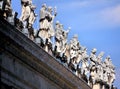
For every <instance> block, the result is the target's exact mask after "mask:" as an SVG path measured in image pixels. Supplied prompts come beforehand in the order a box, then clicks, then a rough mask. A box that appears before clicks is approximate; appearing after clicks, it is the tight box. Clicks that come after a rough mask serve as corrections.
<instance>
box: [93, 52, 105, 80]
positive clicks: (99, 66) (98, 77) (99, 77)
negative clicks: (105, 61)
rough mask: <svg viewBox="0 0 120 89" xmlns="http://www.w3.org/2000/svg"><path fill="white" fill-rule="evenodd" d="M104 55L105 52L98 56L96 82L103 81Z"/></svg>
mask: <svg viewBox="0 0 120 89" xmlns="http://www.w3.org/2000/svg"><path fill="white" fill-rule="evenodd" d="M103 55H104V52H100V53H99V54H98V56H97V61H96V65H95V66H96V70H97V71H96V73H97V74H96V81H101V80H103V67H102V57H103Z"/></svg>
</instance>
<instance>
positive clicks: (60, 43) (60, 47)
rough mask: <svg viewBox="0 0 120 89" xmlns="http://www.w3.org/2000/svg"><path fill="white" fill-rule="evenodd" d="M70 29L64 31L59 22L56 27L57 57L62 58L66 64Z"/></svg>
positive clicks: (55, 50)
mask: <svg viewBox="0 0 120 89" xmlns="http://www.w3.org/2000/svg"><path fill="white" fill-rule="evenodd" d="M69 30H70V28H68V30H64V27H63V25H62V24H60V22H59V21H57V22H56V26H55V49H54V52H55V56H56V57H58V58H60V59H61V61H63V62H64V63H65V62H67V59H66V54H65V52H66V50H67V48H66V46H67V36H68V32H69Z"/></svg>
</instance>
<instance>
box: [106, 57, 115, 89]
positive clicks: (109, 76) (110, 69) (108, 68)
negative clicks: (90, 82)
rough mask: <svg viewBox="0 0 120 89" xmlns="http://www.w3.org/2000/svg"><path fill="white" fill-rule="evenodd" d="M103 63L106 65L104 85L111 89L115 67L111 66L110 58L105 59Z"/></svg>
mask: <svg viewBox="0 0 120 89" xmlns="http://www.w3.org/2000/svg"><path fill="white" fill-rule="evenodd" d="M104 63H105V65H106V69H105V70H104V71H105V72H106V75H104V76H105V79H106V83H107V84H108V85H109V89H112V84H113V82H114V80H115V67H114V66H113V64H112V61H111V59H110V56H107V57H106V59H105V61H104Z"/></svg>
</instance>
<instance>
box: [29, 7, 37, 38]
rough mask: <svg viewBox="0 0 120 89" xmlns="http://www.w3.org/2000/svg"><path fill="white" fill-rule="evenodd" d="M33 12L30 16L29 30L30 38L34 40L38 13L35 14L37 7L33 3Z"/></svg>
mask: <svg viewBox="0 0 120 89" xmlns="http://www.w3.org/2000/svg"><path fill="white" fill-rule="evenodd" d="M30 8H31V12H30V17H29V19H28V30H29V38H30V39H31V40H34V29H33V24H34V22H35V20H36V17H37V14H35V12H34V10H35V9H36V6H34V5H31V6H30Z"/></svg>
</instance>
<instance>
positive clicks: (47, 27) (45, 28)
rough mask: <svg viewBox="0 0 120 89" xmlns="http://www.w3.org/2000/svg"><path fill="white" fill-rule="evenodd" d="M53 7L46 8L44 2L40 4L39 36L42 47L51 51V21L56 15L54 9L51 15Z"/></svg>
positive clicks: (52, 30)
mask: <svg viewBox="0 0 120 89" xmlns="http://www.w3.org/2000/svg"><path fill="white" fill-rule="evenodd" d="M52 12H53V9H52V7H51V6H49V7H48V8H47V6H46V4H43V5H42V8H41V10H40V14H41V17H40V31H39V36H40V37H41V38H42V40H43V42H42V43H43V45H44V49H45V50H46V51H47V52H48V51H52V49H53V48H52V41H51V39H52V37H53V36H54V35H55V32H54V27H53V22H54V18H55V16H56V14H57V13H56V10H54V15H53V13H52Z"/></svg>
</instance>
